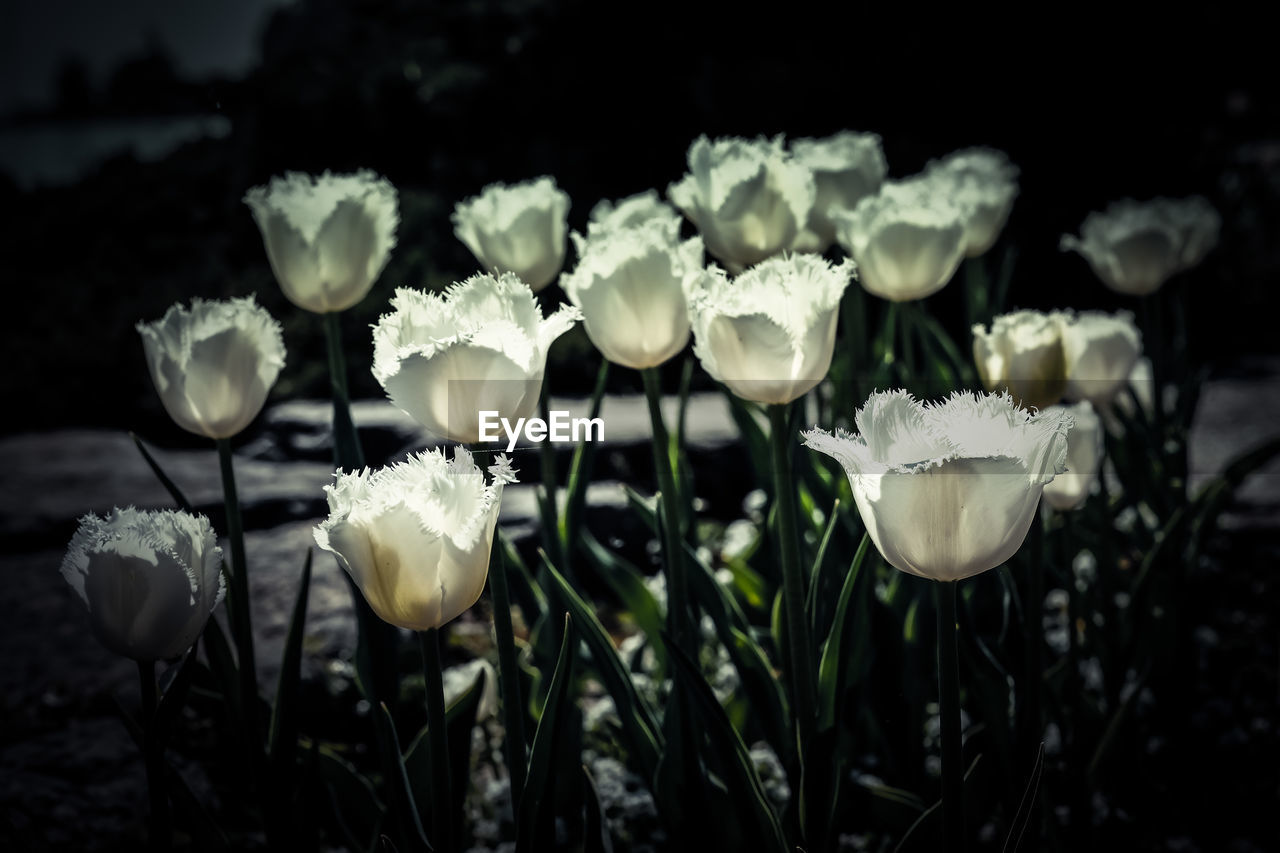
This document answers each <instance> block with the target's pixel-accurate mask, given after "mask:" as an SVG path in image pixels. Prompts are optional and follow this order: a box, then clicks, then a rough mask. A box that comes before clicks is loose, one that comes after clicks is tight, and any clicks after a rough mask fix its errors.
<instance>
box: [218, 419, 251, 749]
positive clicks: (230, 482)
mask: <svg viewBox="0 0 1280 853" xmlns="http://www.w3.org/2000/svg"><path fill="white" fill-rule="evenodd" d="M217 441H218V462H219V464H220V465H221V468H222V497H223V504H224V507H225V509H226V515H227V539H228V541H229V542H230V546H231V583H230V590H229V591H230V595H229V596H228V598H230V604H231V608H230V615H231V630H232V634H233V635H234V639H235V644H236V659H237V669H238V671H239V673H240V702H241V707H240V714H241V719H242V721H243V723H244V736H245V739H246V742H247V745H248V749H249V761H250V764H249V767H250V772H253V773H256V769H257V760H258V759H259V758H260V757H261V752H262V730H261V729H260V728H259V727H258V667H257V662H256V660H255V659H254V652H253V621H252V617H251V615H250V612H249V610H250V605H249V566H248V563H247V562H246V560H245V551H244V522H243V519H242V518H241V516H240V498H239V497H238V495H237V494H236V473H235V467H234V465H233V463H232V456H231V440H230V439H226V438H220V439H218V440H217Z"/></svg>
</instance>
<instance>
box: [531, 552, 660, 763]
mask: <svg viewBox="0 0 1280 853" xmlns="http://www.w3.org/2000/svg"><path fill="white" fill-rule="evenodd" d="M541 556H542V562H543V566H544V567H545V568H546V570H547V573H548V575H550V577H551V579H552V581H553V583H554V584H555V586H556V591H557V595H558V596H559V600H560V601H561V602H562V603H563V604H564V606H565V607H567V608H568V609H569V614H570V616H572V617H573V624H574V626H575V627H576V628H577V629H578V630H580V631H581V632H582V638H583V640H585V641H586V643H587V647H588V648H589V649H590V650H591V656H592V657H593V658H594V659H595V662H596V668H597V670H598V671H599V673H600V678H601V680H602V681H603V682H604V685H605V688H606V689H607V690H608V691H609V695H610V696H612V697H613V703H614V706H615V708H616V709H617V712H618V719H620V720H621V721H622V733H623V737H624V738H625V740H626V742H627V746H628V748H629V749H630V752H631V757H632V758H633V760H634V761H635V762H636V764H637V765H638V766H639V767H640V770H641V772H642V774H643V775H644V778H645V779H646V780H647V781H650V782H652V780H653V779H654V774H655V773H656V772H657V769H658V758H659V755H660V753H661V751H662V740H661V734H660V730H659V728H658V724H657V722H656V718H655V716H654V713H653V711H652V709H650V708H649V705H648V703H647V702H646V701H645V700H644V697H642V696H641V695H640V694H639V693H638V692H636V688H635V685H634V684H633V683H632V681H631V676H630V675H629V674H628V673H627V670H626V668H625V667H624V666H623V664H622V659H621V658H619V657H618V652H617V649H615V648H614V645H613V640H612V639H610V637H609V634H608V633H607V632H606V631H605V630H604V627H603V626H602V625H601V624H600V620H599V619H597V618H596V615H595V613H594V612H592V610H591V607H590V606H589V605H588V604H587V603H586V602H585V601H583V600H582V598H581V597H580V596H579V595H578V593H577V592H576V591H575V590H574V589H573V587H572V586H570V585H569V583H568V581H566V580H565V579H564V576H563V575H561V574H560V573H559V572H558V571H556V568H555V566H553V565H552V564H551V561H550V560H549V559H548V558H547V555H546V553H545V552H542V554H541Z"/></svg>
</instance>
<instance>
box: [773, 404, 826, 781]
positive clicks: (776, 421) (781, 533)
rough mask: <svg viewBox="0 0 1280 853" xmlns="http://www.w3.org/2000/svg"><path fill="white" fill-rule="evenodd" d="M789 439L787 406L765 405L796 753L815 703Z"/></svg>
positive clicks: (807, 734) (804, 738) (809, 728)
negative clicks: (797, 741)
mask: <svg viewBox="0 0 1280 853" xmlns="http://www.w3.org/2000/svg"><path fill="white" fill-rule="evenodd" d="M791 439H792V436H791V434H790V431H789V430H788V427H787V405H786V404H781V405H771V406H769V440H770V441H769V443H770V445H771V447H772V450H773V482H774V486H773V490H774V500H775V501H776V504H775V505H776V514H777V522H778V552H779V557H780V562H781V564H782V606H783V609H784V612H785V613H786V618H787V634H786V636H787V647H788V649H789V650H790V656H791V661H790V670H791V672H790V676H791V690H792V699H791V701H792V707H793V708H794V709H795V720H796V727H797V735H798V739H799V743H800V754H801V756H803V755H804V749H805V746H806V745H807V744H808V743H809V737H810V735H811V734H812V732H813V720H814V712H815V711H816V709H817V707H818V699H817V690H816V688H815V686H814V674H813V654H812V652H811V648H812V645H811V643H810V640H809V620H808V618H806V616H805V613H804V601H805V578H804V573H803V570H802V569H801V567H800V533H799V523H798V522H797V520H796V494H795V486H794V485H793V483H792V479H791Z"/></svg>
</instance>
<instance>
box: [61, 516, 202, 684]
mask: <svg viewBox="0 0 1280 853" xmlns="http://www.w3.org/2000/svg"><path fill="white" fill-rule="evenodd" d="M221 564H222V550H221V549H220V548H219V547H218V544H217V541H216V538H215V537H214V533H213V528H212V527H210V526H209V519H207V518H205V517H204V516H203V515H198V516H193V515H190V514H188V513H185V512H176V511H172V510H159V511H155V512H150V511H146V510H137V509H134V508H133V507H129V508H127V509H119V508H117V509H113V510H112V511H111V514H110V515H108V516H107V517H106V518H99V517H98V516H96V515H86V516H85V517H84V518H82V519H80V527H79V529H78V530H76V533H75V536H73V537H72V539H71V544H70V545H69V546H68V547H67V554H66V556H65V557H64V558H63V560H62V576H63V577H64V578H66V580H67V583H69V584H71V588H72V589H74V590H75V591H76V594H77V595H79V596H80V600H81V601H83V602H84V604H85V607H87V608H88V610H89V621H90V624H91V625H92V627H93V632H94V634H96V635H97V637H98V639H99V640H101V641H102V644H103V645H104V646H106V647H107V648H108V649H110V650H111V651H113V652H115V653H116V654H119V655H124V656H125V657H130V658H133V659H134V660H139V661H155V660H162V659H166V658H172V657H176V656H177V655H180V654H182V653H183V652H185V651H186V650H187V649H189V648H191V645H192V643H194V642H195V641H196V638H197V637H198V636H200V632H201V631H203V630H204V626H205V623H206V622H208V621H209V614H210V613H212V612H213V610H214V608H215V607H217V606H218V603H219V602H220V601H222V596H223V595H224V594H225V593H226V581H225V580H224V579H223V576H222V572H221V569H220V567H221Z"/></svg>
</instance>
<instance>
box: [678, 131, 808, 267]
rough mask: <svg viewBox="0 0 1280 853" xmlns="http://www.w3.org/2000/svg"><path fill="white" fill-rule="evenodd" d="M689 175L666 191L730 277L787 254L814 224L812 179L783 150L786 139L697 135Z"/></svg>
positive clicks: (690, 150) (691, 152)
mask: <svg viewBox="0 0 1280 853" xmlns="http://www.w3.org/2000/svg"><path fill="white" fill-rule="evenodd" d="M688 159H689V172H688V173H687V174H686V175H685V176H684V177H683V178H682V179H680V180H679V181H678V182H676V183H674V184H672V185H671V186H670V187H668V188H667V196H668V197H669V198H670V199H671V201H672V202H673V203H674V204H675V206H676V207H678V208H680V209H681V210H682V211H684V215H685V216H687V217H688V218H689V219H690V221H692V222H693V224H694V226H696V227H697V229H698V232H699V233H700V234H701V235H702V239H703V242H705V243H706V246H707V251H708V252H710V253H711V254H712V255H714V256H715V257H716V258H719V259H720V261H721V262H723V263H724V265H725V266H726V267H727V268H728V269H729V271H730V272H735V273H736V272H740V271H742V270H743V269H745V268H747V267H749V266H751V265H752V264H757V263H759V262H760V261H762V260H764V259H765V258H768V257H772V256H773V255H776V254H778V253H779V252H782V251H783V250H784V249H786V248H787V247H789V246H790V245H791V244H792V242H794V241H795V239H796V234H798V233H799V231H800V229H801V228H803V227H804V225H805V223H806V222H808V221H809V211H810V209H811V208H812V207H813V201H814V194H815V188H814V182H813V175H812V174H811V173H810V172H809V170H808V169H806V168H805V167H804V166H801V165H800V164H799V163H796V162H795V161H794V160H792V159H791V157H790V156H789V155H788V154H787V153H786V151H785V150H784V149H783V147H782V137H780V136H779V137H776V138H774V139H772V140H769V139H765V138H763V137H761V138H759V139H755V140H747V139H740V138H737V137H729V138H725V139H717V140H716V141H715V142H711V141H709V140H708V139H707V137H705V136H699V137H698V138H697V139H696V140H694V142H693V144H692V145H690V146H689V157H688Z"/></svg>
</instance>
